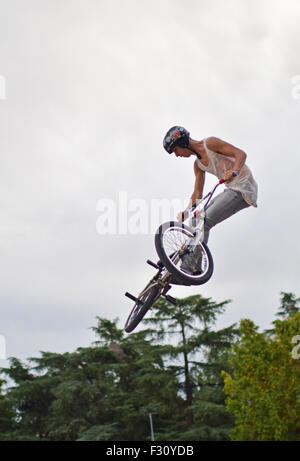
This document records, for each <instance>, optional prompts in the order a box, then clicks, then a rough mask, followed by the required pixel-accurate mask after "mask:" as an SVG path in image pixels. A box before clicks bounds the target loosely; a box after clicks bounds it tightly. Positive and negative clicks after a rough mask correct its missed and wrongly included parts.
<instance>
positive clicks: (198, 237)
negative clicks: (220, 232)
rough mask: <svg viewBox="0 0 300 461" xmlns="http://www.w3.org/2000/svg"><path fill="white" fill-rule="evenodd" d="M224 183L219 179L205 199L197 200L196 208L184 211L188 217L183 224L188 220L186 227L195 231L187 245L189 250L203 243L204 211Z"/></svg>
mask: <svg viewBox="0 0 300 461" xmlns="http://www.w3.org/2000/svg"><path fill="white" fill-rule="evenodd" d="M224 182H225V180H224V179H220V181H219V182H218V183H217V184H216V185H215V186H214V187H213V189H212V190H211V191H210V192H209V193H208V194H207V195H206V196H205V197H203V198H202V199H200V200H198V203H197V204H196V206H192V207H191V208H190V209H189V210H186V212H185V213H187V214H188V216H187V217H186V218H185V219H184V221H183V222H185V221H187V220H188V219H189V222H188V225H189V226H190V227H192V228H194V229H195V236H194V237H193V238H192V239H191V240H190V241H189V243H188V248H189V249H191V248H195V247H196V246H197V245H198V244H199V242H201V243H202V242H203V240H204V223H205V216H206V209H207V207H208V204H209V202H210V200H211V198H212V196H213V194H214V193H215V191H216V189H217V188H218V187H219V186H220V184H224ZM205 200H206V202H205ZM204 202H205V203H204ZM203 203H204V206H203ZM202 206H203V207H202ZM200 207H202V209H201V210H199V208H200ZM197 218H198V220H199V221H198V224H197V225H195V224H194V223H195V222H196V219H197ZM199 218H200V219H199ZM186 248H187V247H185V249H186Z"/></svg>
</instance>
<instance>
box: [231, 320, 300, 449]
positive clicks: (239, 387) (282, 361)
mask: <svg viewBox="0 0 300 461" xmlns="http://www.w3.org/2000/svg"><path fill="white" fill-rule="evenodd" d="M274 325H275V329H274V334H273V336H272V337H270V336H269V335H268V334H266V333H259V332H258V327H257V326H255V324H254V323H253V322H252V321H250V320H243V321H241V325H240V330H241V334H242V337H241V341H240V343H239V344H238V345H235V346H234V348H233V350H234V352H233V355H232V357H231V359H230V363H231V366H232V368H233V373H232V374H231V375H230V374H229V373H227V372H225V371H224V372H223V377H224V380H225V387H224V390H225V392H226V394H227V395H228V398H227V409H228V411H229V412H232V413H233V414H234V415H235V418H236V419H235V428H234V429H233V430H232V432H231V438H232V440H261V441H266V440H298V441H299V440H300V360H299V359H298V360H297V359H296V358H295V355H294V354H292V349H293V343H292V340H293V338H294V337H295V336H296V335H298V334H299V332H300V313H295V314H293V315H291V316H290V317H288V318H286V319H284V320H276V321H275V322H274Z"/></svg>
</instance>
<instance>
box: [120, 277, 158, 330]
mask: <svg viewBox="0 0 300 461" xmlns="http://www.w3.org/2000/svg"><path fill="white" fill-rule="evenodd" d="M159 296H160V287H159V286H158V285H157V284H155V285H152V286H151V285H149V286H147V287H146V288H145V289H144V290H143V291H142V293H141V295H140V296H139V298H138V300H137V301H136V303H135V305H134V306H133V309H132V311H131V312H130V314H129V316H128V319H127V321H126V323H125V327H124V330H125V331H126V333H131V332H132V331H133V330H134V329H135V328H136V327H137V326H138V324H139V323H140V321H141V320H142V319H143V318H144V316H145V315H146V313H147V311H148V310H149V309H150V308H151V307H152V305H153V304H154V302H155V301H156V300H157V299H158V297H159Z"/></svg>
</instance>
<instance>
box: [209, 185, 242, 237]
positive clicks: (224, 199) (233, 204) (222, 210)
mask: <svg viewBox="0 0 300 461" xmlns="http://www.w3.org/2000/svg"><path fill="white" fill-rule="evenodd" d="M249 206H250V205H249V204H248V203H247V202H246V201H245V200H244V199H243V196H242V194H241V193H240V192H238V191H235V190H232V189H225V190H224V192H222V193H221V194H219V195H217V196H216V197H215V198H214V199H213V200H212V201H211V203H210V204H209V206H208V207H207V210H206V217H205V225H204V243H207V241H208V237H209V231H210V229H211V228H212V227H214V226H215V225H216V224H218V223H220V222H222V221H224V220H225V219H227V218H229V217H230V216H232V215H234V214H235V213H237V212H238V211H240V210H243V209H244V208H248V207H249Z"/></svg>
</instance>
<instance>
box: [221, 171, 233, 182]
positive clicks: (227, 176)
mask: <svg viewBox="0 0 300 461" xmlns="http://www.w3.org/2000/svg"><path fill="white" fill-rule="evenodd" d="M233 172H234V171H233V170H226V171H224V176H223V179H224V180H225V181H226V182H230V181H232V180H233V179H234V176H233Z"/></svg>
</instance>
